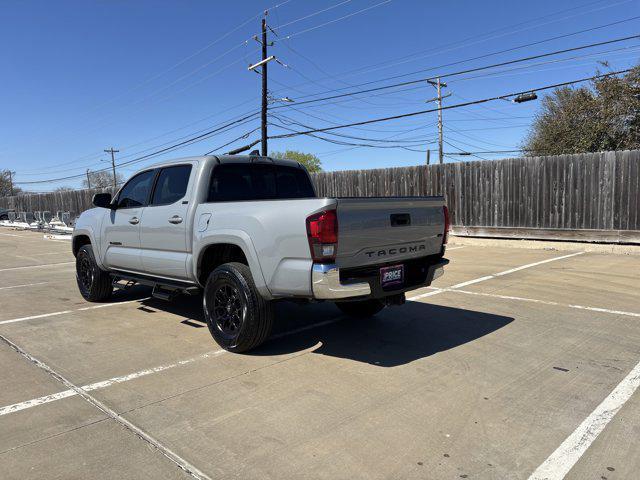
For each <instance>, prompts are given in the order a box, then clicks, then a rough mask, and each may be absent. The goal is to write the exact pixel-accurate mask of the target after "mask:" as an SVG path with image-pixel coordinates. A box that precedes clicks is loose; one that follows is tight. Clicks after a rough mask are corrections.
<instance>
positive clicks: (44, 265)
mask: <svg viewBox="0 0 640 480" xmlns="http://www.w3.org/2000/svg"><path fill="white" fill-rule="evenodd" d="M72 263H76V262H75V261H73V262H59V263H44V264H42V265H25V266H24V267H11V268H0V272H8V271H9V270H25V269H27V268H45V267H55V266H56V265H70V264H72Z"/></svg>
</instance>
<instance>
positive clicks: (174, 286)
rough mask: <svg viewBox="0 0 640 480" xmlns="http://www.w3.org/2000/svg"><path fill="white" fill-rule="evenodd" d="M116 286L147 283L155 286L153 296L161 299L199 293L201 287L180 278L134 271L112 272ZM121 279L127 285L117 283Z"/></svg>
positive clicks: (124, 287)
mask: <svg viewBox="0 0 640 480" xmlns="http://www.w3.org/2000/svg"><path fill="white" fill-rule="evenodd" d="M111 277H112V278H113V284H114V287H115V288H123V289H127V288H130V287H131V286H133V285H134V284H136V283H139V284H141V285H147V286H149V287H152V288H153V291H152V293H151V296H152V297H153V298H157V299H159V300H172V299H173V298H174V297H175V296H176V295H179V294H181V293H182V294H186V295H197V294H198V293H199V292H200V287H198V286H197V285H194V284H193V283H188V282H181V281H178V280H167V279H164V278H162V279H160V278H154V277H150V276H147V275H136V274H133V273H125V272H115V273H112V274H111ZM120 281H125V282H127V283H126V284H125V285H119V284H118V285H116V284H117V283H118V282H120Z"/></svg>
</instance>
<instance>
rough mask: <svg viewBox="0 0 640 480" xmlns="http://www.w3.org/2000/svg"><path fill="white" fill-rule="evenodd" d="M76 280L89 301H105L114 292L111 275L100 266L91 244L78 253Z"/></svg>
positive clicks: (82, 293) (84, 246) (83, 296)
mask: <svg viewBox="0 0 640 480" xmlns="http://www.w3.org/2000/svg"><path fill="white" fill-rule="evenodd" d="M76 281H77V282H78V289H79V290H80V295H82V298H84V299H85V300H87V301H89V302H104V301H105V300H108V299H109V298H110V297H111V294H112V293H113V283H112V281H111V275H109V274H108V273H107V272H105V271H104V270H102V269H101V268H100V267H99V266H98V264H97V263H96V257H95V256H94V255H93V249H92V248H91V245H90V244H89V245H83V246H82V247H80V250H78V254H77V255H76Z"/></svg>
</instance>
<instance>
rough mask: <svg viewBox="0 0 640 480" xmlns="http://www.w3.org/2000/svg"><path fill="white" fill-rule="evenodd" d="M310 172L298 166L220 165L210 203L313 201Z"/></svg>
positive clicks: (214, 179) (213, 178)
mask: <svg viewBox="0 0 640 480" xmlns="http://www.w3.org/2000/svg"><path fill="white" fill-rule="evenodd" d="M314 197H315V192H314V191H313V186H312V185H311V181H310V180H309V177H308V176H307V173H306V172H305V171H304V170H302V169H300V168H296V167H288V166H283V165H273V164H255V163H254V164H251V163H229V164H223V165H218V166H217V167H215V169H214V171H213V176H212V178H211V184H210V186H209V197H208V201H209V202H233V201H240V200H275V199H286V198H314Z"/></svg>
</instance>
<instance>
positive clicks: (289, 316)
mask: <svg viewBox="0 0 640 480" xmlns="http://www.w3.org/2000/svg"><path fill="white" fill-rule="evenodd" d="M201 302H202V299H201V297H199V296H197V297H179V298H177V299H175V300H174V301H173V302H164V301H159V300H154V299H149V300H146V301H145V302H144V305H146V306H148V307H152V308H156V309H159V310H164V311H167V312H170V313H173V314H176V315H178V316H180V317H181V318H180V321H181V323H183V324H184V325H185V328H192V327H206V323H205V320H204V316H203V314H202V303H201ZM185 317H186V318H185ZM512 321H513V318H511V317H505V316H502V315H495V314H491V313H485V312H478V311H474V310H465V309H461V308H453V307H445V306H442V305H433V304H428V303H422V302H407V303H406V304H404V305H402V306H399V307H388V308H385V309H384V310H383V311H382V312H380V313H379V314H378V315H376V316H375V317H372V318H369V319H353V318H349V317H346V316H344V315H343V314H342V313H341V312H340V310H338V309H337V308H336V307H335V306H334V305H333V304H332V303H319V304H309V305H297V304H295V303H291V302H279V303H278V304H277V306H276V321H275V325H274V330H273V334H272V336H271V338H270V339H269V340H268V341H267V342H266V343H265V344H264V345H263V346H261V347H259V348H258V349H256V350H254V351H252V352H249V353H247V354H245V355H256V356H257V355H260V356H269V355H285V354H292V353H296V352H302V351H304V350H307V349H312V350H311V351H312V352H313V353H316V354H321V355H328V356H332V357H339V358H346V359H350V360H354V361H357V362H363V363H368V364H371V365H376V366H380V367H395V366H398V365H404V364H406V363H410V362H413V361H415V360H418V359H420V358H424V357H428V356H430V355H433V354H436V353H438V352H443V351H446V350H449V349H451V348H456V347H460V346H462V345H464V344H466V343H470V342H473V341H474V340H477V339H479V338H481V337H484V336H485V335H489V334H491V333H493V332H495V331H496V330H499V329H501V328H502V327H504V326H506V325H508V324H509V323H511V322H512ZM202 331H203V334H206V335H207V336H208V335H209V333H208V331H207V330H206V328H202ZM211 341H212V342H213V339H211ZM314 347H315V348H314Z"/></svg>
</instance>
